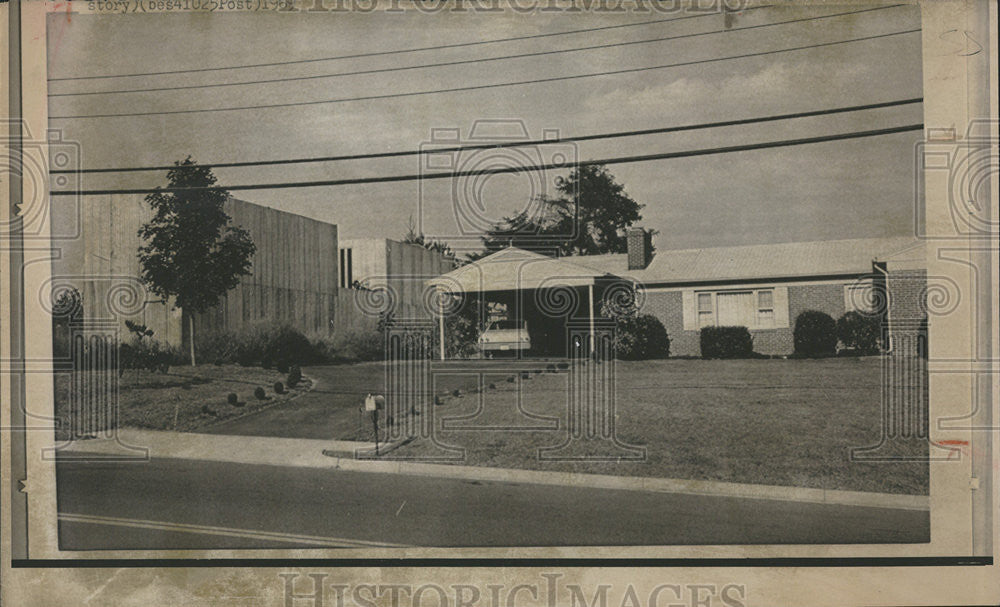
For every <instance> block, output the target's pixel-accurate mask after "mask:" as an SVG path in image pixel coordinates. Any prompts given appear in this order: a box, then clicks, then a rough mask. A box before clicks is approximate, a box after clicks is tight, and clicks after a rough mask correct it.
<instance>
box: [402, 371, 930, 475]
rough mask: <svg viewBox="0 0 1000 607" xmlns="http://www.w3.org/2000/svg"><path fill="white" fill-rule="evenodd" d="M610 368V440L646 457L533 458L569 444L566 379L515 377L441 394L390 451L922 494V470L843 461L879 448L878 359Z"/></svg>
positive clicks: (513, 464) (497, 463)
mask: <svg viewBox="0 0 1000 607" xmlns="http://www.w3.org/2000/svg"><path fill="white" fill-rule="evenodd" d="M617 365H618V366H617V367H616V375H617V390H616V393H617V404H616V406H617V415H616V422H617V436H618V438H619V440H620V441H621V442H623V443H626V444H629V445H635V446H642V447H645V449H646V457H645V460H644V461H636V462H627V461H622V462H584V461H551V460H546V461H542V460H540V459H539V455H538V450H539V448H544V447H549V446H555V445H559V444H560V443H562V442H564V441H565V440H566V437H567V430H566V428H567V426H566V421H567V410H568V406H567V391H566V390H567V386H568V380H569V375H568V374H566V373H558V374H550V373H542V374H539V375H535V374H533V375H531V376H530V379H521V378H520V376H518V378H517V380H516V381H515V382H514V383H508V382H507V381H496V387H495V389H492V390H486V392H485V393H484V394H467V395H463V396H461V397H459V398H449V399H447V400H446V401H445V402H444V403H443V404H442V405H440V406H438V407H436V408H435V416H436V418H437V419H435V428H436V433H435V438H434V440H433V441H432V440H429V439H418V440H416V441H414V442H413V443H411V444H409V445H406V446H404V447H402V448H401V450H400V451H399V452H398V453H397V455H409V456H420V455H430V454H433V453H435V452H437V449H438V445H440V444H446V445H450V446H454V447H458V448H461V449H464V450H465V456H464V460H463V461H461V462H456V463H464V464H472V465H481V466H492V467H505V468H530V469H543V470H559V471H575V472H589V473H599V474H617V475H632V476H654V477H664V478H687V479H698V480H719V481H728V482H738V483H760V484H768V485H786V486H796V487H813V488H824V489H844V490H855V491H878V492H886V493H904V494H927V493H928V466H927V464H926V463H921V462H917V463H859V462H852V461H850V459H849V452H850V449H851V448H852V447H867V446H871V445H875V444H877V443H878V442H879V438H880V434H881V433H880V419H881V404H880V383H881V371H880V361H879V359H877V358H851V359H819V360H659V361H643V362H618V363H617ZM489 381H495V380H489ZM555 423H558V429H551V427H552V426H553V424H555ZM532 427H533V428H534V429H530V428H532ZM512 428H522V429H520V430H516V429H512ZM918 452H924V453H925V452H926V447H924V448H923V449H920V448H919V447H918Z"/></svg>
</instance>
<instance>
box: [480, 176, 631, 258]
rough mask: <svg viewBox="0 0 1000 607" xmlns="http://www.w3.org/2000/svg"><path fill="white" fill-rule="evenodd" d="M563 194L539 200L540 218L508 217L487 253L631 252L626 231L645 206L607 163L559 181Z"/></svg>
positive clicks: (487, 240) (490, 237)
mask: <svg viewBox="0 0 1000 607" xmlns="http://www.w3.org/2000/svg"><path fill="white" fill-rule="evenodd" d="M556 191H557V192H558V196H555V197H546V196H543V197H541V198H539V199H538V201H537V202H538V210H537V213H535V214H534V216H529V215H528V214H527V212H523V211H522V212H521V213H518V214H517V215H514V216H512V217H505V218H504V219H503V220H502V221H500V222H498V223H497V224H496V225H495V226H493V228H492V229H491V230H489V231H488V232H487V233H486V234H484V235H483V245H484V246H485V247H486V252H485V253H483V254H481V255H470V256H469V257H470V258H478V257H482V256H485V255H488V254H490V253H493V252H495V251H499V250H501V249H503V248H505V247H508V246H515V247H520V248H525V249H530V250H535V251H538V252H540V253H555V254H558V255H598V254H601V253H625V252H627V250H628V248H627V242H628V240H627V236H626V231H627V229H628V228H629V226H631V225H632V224H634V223H635V222H637V221H639V220H641V219H642V215H641V214H640V211H641V210H642V207H643V205H641V204H639V203H638V202H636V201H635V200H633V199H632V198H631V197H630V196H629V195H628V194H627V193H626V192H625V186H623V185H622V184H620V183H618V182H617V181H615V177H614V175H612V174H611V172H610V171H608V169H607V167H605V166H604V165H585V166H581V167H579V168H577V169H574V170H573V171H571V172H570V174H569V177H567V178H565V179H560V180H558V181H557V183H556Z"/></svg>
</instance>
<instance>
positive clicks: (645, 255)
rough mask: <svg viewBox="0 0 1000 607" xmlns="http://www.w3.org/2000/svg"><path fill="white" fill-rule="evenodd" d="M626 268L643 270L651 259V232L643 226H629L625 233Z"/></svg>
mask: <svg viewBox="0 0 1000 607" xmlns="http://www.w3.org/2000/svg"><path fill="white" fill-rule="evenodd" d="M626 238H627V241H626V246H627V247H628V269H629V270H643V269H645V268H646V266H648V265H649V262H650V261H652V259H653V234H652V232H650V231H649V230H646V229H644V228H639V227H636V228H629V229H628V233H627V235H626Z"/></svg>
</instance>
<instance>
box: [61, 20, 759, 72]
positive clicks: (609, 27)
mask: <svg viewBox="0 0 1000 607" xmlns="http://www.w3.org/2000/svg"><path fill="white" fill-rule="evenodd" d="M771 6H773V5H770V4H769V5H764V6H748V7H746V8H743V9H741V11H744V12H745V11H752V10H757V9H761V8H770V7H771ZM718 15H719V13H707V14H702V15H687V16H684V17H674V18H671V19H652V20H649V21H639V22H637V23H623V24H619V25H604V26H601V27H588V28H584V29H577V30H567V31H564V32H552V33H548V34H531V35H525V36H512V37H510V38H494V39H492V40H474V41H472V42H456V43H452V44H438V45H435V46H422V47H416V48H405V49H398V50H393V51H375V52H371V53H356V54H352V55H337V56H334V57H317V58H314V59H293V60H289V61H274V62H271V63H251V64H247V65H228V66H220V67H202V68H192V69H181V70H165V71H160V72H135V73H132V74H107V75H100V74H98V75H92V76H65V77H62V78H49V82H56V81H66V80H98V79H105V78H134V77H140V76H161V75H165V74H193V73H197V72H217V71H222V70H242V69H252V68H259V67H276V66H280V65H296V64H302V63H318V62H322V61H338V60H340V59H360V58H362V57H381V56H385V55H398V54H402V53H416V52H420V51H437V50H443V49H450V48H463V47H468V46H482V45H484V44H499V43H501V42H514V41H517V40H533V39H537V38H551V37H555V36H568V35H571V34H583V33H587V32H598V31H606V30H613V29H623V28H628V27H640V26H643V25H655V24H657V23H672V22H674V21H684V20H686V19H700V18H702V17H717V16H718Z"/></svg>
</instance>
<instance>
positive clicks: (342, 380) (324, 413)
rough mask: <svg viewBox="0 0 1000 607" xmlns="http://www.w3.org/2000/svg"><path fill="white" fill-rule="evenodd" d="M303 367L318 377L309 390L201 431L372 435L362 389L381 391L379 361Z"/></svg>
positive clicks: (446, 386) (449, 383)
mask: <svg viewBox="0 0 1000 607" xmlns="http://www.w3.org/2000/svg"><path fill="white" fill-rule="evenodd" d="M302 372H303V373H304V374H306V375H308V376H309V377H311V378H314V379H315V380H316V386H315V388H314V389H313V390H311V391H310V392H309V393H308V394H304V395H302V396H301V397H300V398H296V399H295V400H293V401H291V402H288V403H285V404H283V405H281V406H280V407H271V408H268V409H266V410H264V411H261V412H259V413H256V414H254V415H248V416H245V417H241V418H238V419H234V420H232V421H226V422H222V423H219V424H215V425H213V426H211V427H208V428H204V429H202V430H200V432H208V433H212V434H236V435H243V436H278V437H282V438H315V439H336V440H355V441H365V442H367V441H372V440H374V439H375V433H374V428H373V427H372V424H371V418H370V417H369V416H368V415H366V414H362V413H361V411H359V408H360V407H361V405H362V402H363V399H364V396H365V394H367V393H369V392H371V393H372V394H384V393H385V366H384V365H383V364H382V363H381V362H367V363H357V364H349V365H324V366H315V367H307V368H305V369H303V370H302ZM475 383H476V381H475V379H473V378H469V377H453V378H446V379H445V380H444V381H443V382H441V383H440V384H439V385H438V386H437V388H438V391H439V392H441V391H444V392H447V391H451V390H454V389H461V390H468V389H470V388H471V387H472V386H474V385H475Z"/></svg>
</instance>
